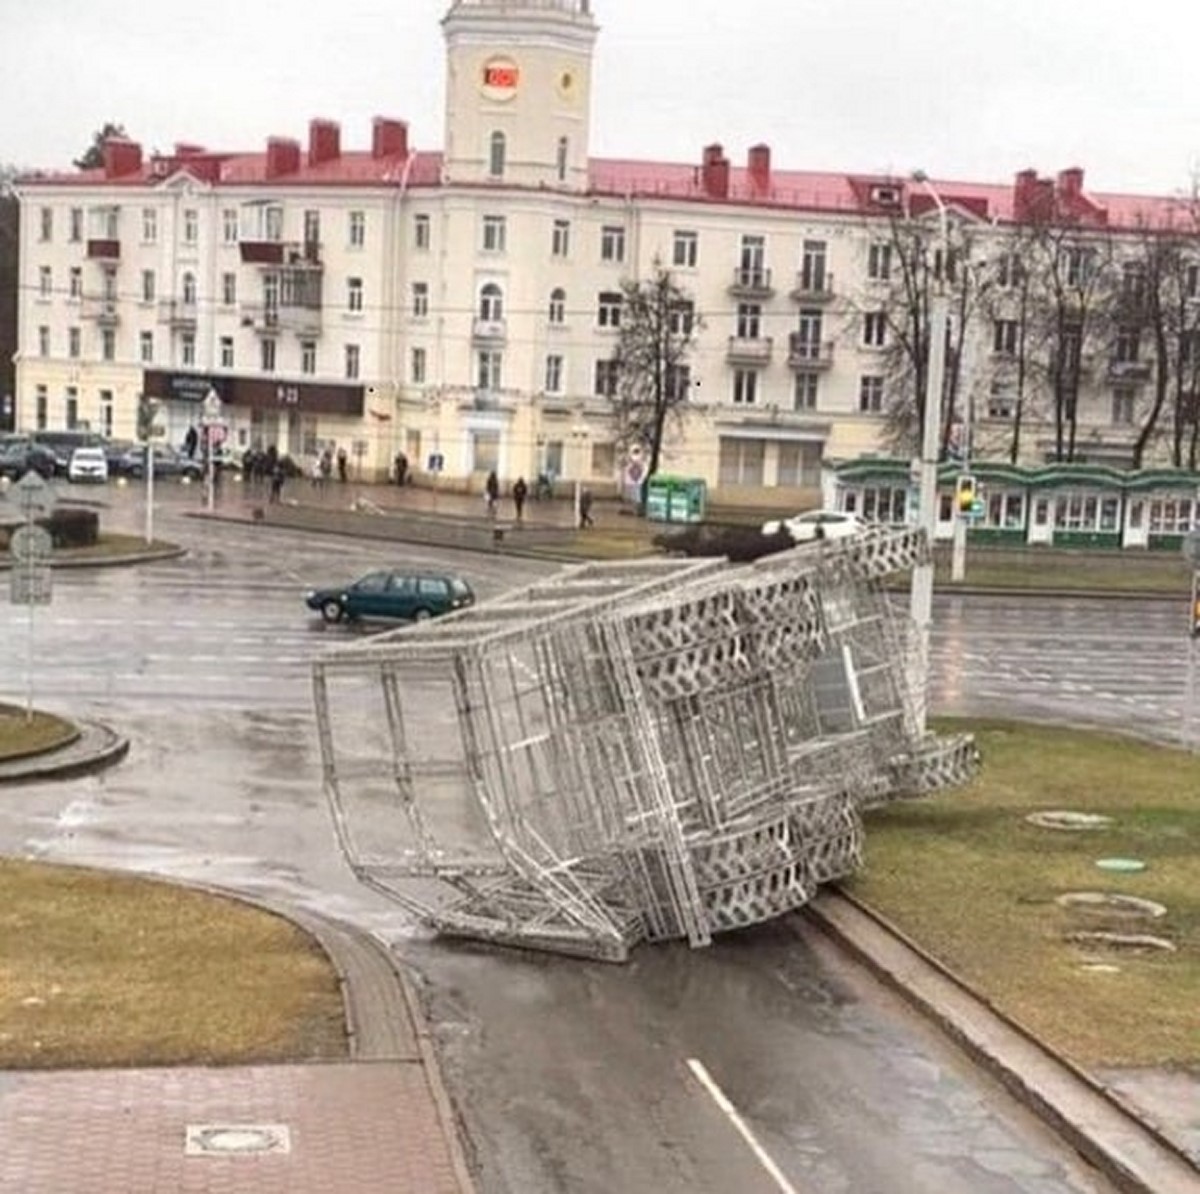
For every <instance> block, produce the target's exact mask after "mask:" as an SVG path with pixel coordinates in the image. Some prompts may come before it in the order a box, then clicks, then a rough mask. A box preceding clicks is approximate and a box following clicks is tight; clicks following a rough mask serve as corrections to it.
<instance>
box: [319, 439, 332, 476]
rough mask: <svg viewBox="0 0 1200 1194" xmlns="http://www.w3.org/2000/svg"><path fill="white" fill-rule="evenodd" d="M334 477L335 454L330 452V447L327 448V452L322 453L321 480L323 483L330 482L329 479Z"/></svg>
mask: <svg viewBox="0 0 1200 1194" xmlns="http://www.w3.org/2000/svg"><path fill="white" fill-rule="evenodd" d="M332 476H333V452H332V451H331V450H330V448H329V447H328V446H326V448H325V451H323V452H322V453H321V480H322V481H323V482H328V481H329V478H330V477H332Z"/></svg>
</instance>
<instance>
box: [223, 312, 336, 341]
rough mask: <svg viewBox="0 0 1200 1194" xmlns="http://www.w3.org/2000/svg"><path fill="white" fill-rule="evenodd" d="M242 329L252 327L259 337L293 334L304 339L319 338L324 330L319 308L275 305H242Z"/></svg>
mask: <svg viewBox="0 0 1200 1194" xmlns="http://www.w3.org/2000/svg"><path fill="white" fill-rule="evenodd" d="M241 318H242V327H252V328H253V329H254V331H255V332H256V333H257V334H258V335H260V336H278V335H280V334H281V333H282V332H293V333H295V334H296V335H297V336H301V337H303V338H304V339H312V338H313V337H316V336H319V335H320V334H321V332H322V330H323V328H324V323H323V320H322V313H321V308H320V307H301V306H288V307H283V306H280V305H279V304H277V303H243V304H242V306H241Z"/></svg>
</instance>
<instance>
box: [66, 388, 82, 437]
mask: <svg viewBox="0 0 1200 1194" xmlns="http://www.w3.org/2000/svg"><path fill="white" fill-rule="evenodd" d="M63 406H64V407H65V416H66V424H67V430H68V431H74V430H75V428H76V427H78V426H79V391H78V390H77V389H76V388H75V387H74V386H67V389H66V393H65V394H64V395H63Z"/></svg>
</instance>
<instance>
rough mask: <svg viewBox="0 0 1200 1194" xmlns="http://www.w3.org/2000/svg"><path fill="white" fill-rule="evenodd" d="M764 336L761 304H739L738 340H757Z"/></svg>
mask: <svg viewBox="0 0 1200 1194" xmlns="http://www.w3.org/2000/svg"><path fill="white" fill-rule="evenodd" d="M761 334H762V306H761V304H759V303H738V308H737V338H738V339H739V340H757V339H758V338H759V336H760V335H761Z"/></svg>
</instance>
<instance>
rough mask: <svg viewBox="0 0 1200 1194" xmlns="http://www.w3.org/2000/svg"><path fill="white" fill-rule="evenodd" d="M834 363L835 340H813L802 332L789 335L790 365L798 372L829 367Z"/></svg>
mask: <svg viewBox="0 0 1200 1194" xmlns="http://www.w3.org/2000/svg"><path fill="white" fill-rule="evenodd" d="M832 365H833V341H832V340H812V339H810V338H809V337H807V336H805V335H803V334H802V333H800V332H792V334H791V335H790V336H788V367H789V368H791V369H795V370H796V371H797V372H801V373H802V372H805V371H808V370H813V369H828V368H830V367H831V366H832Z"/></svg>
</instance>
